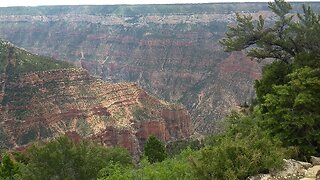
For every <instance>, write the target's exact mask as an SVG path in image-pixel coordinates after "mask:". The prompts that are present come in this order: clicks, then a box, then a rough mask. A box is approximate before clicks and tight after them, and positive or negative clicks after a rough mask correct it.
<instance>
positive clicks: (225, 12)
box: [0, 2, 320, 134]
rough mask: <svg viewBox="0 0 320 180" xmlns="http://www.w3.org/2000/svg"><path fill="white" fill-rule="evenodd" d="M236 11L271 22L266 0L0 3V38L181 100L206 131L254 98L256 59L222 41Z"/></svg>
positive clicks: (257, 74)
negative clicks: (228, 50) (229, 50)
mask: <svg viewBox="0 0 320 180" xmlns="http://www.w3.org/2000/svg"><path fill="white" fill-rule="evenodd" d="M319 4H320V3H316V2H315V3H311V5H312V7H313V8H314V9H317V7H319ZM300 7H301V3H294V4H293V11H297V9H298V8H300ZM318 9H319V8H318ZM235 12H240V13H243V14H250V15H252V16H253V18H258V16H259V15H262V16H263V17H265V18H266V23H270V22H272V21H273V20H274V15H273V14H272V13H271V12H270V11H269V10H268V7H267V4H266V3H234V4H232V3H221V4H193V5H127V6H126V5H123V6H118V5H115V6H52V7H51V6H50V7H11V8H1V11H0V37H2V38H4V39H7V40H9V41H11V42H13V43H14V44H15V45H17V46H19V47H23V48H25V49H27V50H28V51H30V52H32V53H36V54H40V55H46V56H50V57H53V58H56V59H59V60H63V61H67V62H71V63H73V64H75V65H76V66H78V67H82V68H83V69H86V70H88V72H89V73H90V74H91V75H93V76H95V77H99V78H101V79H102V80H103V81H105V82H115V83H119V82H132V83H135V84H136V86H137V88H138V87H139V88H142V89H144V90H145V91H147V92H148V94H152V95H154V96H157V97H160V98H162V99H164V100H166V101H169V102H171V103H174V104H177V105H179V104H180V105H183V106H185V107H186V108H187V110H188V111H189V112H190V114H191V119H192V126H194V128H195V130H196V131H197V132H199V133H203V134H207V133H212V132H219V131H221V126H220V125H219V124H220V122H221V120H222V119H223V117H225V116H226V115H227V114H228V113H229V112H230V111H231V110H239V108H240V106H242V105H246V104H250V103H251V102H252V100H253V99H254V97H255V92H254V88H253V84H254V81H255V80H256V79H259V78H260V77H261V69H262V65H261V64H259V63H258V62H257V61H255V60H250V58H248V57H246V56H245V52H233V53H226V52H224V51H223V47H222V46H221V45H220V44H219V40H220V39H221V38H222V37H223V36H224V34H225V32H226V31H227V29H228V25H232V24H234V23H235V22H236V19H235ZM169 114H170V113H169ZM173 116H174V115H173ZM150 126H154V125H150ZM114 131H116V130H114V129H112V128H111V129H108V130H106V133H109V132H114ZM123 133H127V132H125V131H123ZM142 134H143V133H142Z"/></svg>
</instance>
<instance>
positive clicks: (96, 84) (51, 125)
mask: <svg viewBox="0 0 320 180" xmlns="http://www.w3.org/2000/svg"><path fill="white" fill-rule="evenodd" d="M2 45H3V46H2ZM1 46H2V49H8V52H10V53H6V52H4V51H1V54H7V55H8V56H7V58H5V60H6V61H5V62H6V63H5V65H6V66H5V67H6V68H5V71H4V72H3V73H2V75H1V86H2V93H1V99H0V100H1V101H0V103H1V106H0V134H1V136H0V138H1V142H2V143H1V146H2V147H10V148H17V147H21V146H24V145H26V144H28V143H30V142H32V141H35V140H45V139H50V138H52V137H56V136H59V135H62V134H65V133H67V134H71V135H74V136H80V137H83V138H92V139H96V140H98V141H99V142H101V143H102V144H105V145H121V146H123V147H126V148H127V149H128V150H130V152H131V153H132V154H133V155H138V154H139V153H140V151H141V149H142V147H143V146H142V145H143V143H144V141H145V140H146V138H148V136H150V135H151V134H154V135H156V136H158V137H159V138H160V139H162V140H163V141H172V140H177V139H183V138H187V137H189V136H190V135H191V134H192V133H193V128H192V125H191V120H190V115H189V114H188V112H187V111H186V110H185V109H184V108H183V107H182V106H179V105H173V104H169V103H167V102H165V101H163V100H159V99H157V98H155V97H153V96H151V95H149V94H148V93H146V92H145V91H143V90H142V89H140V88H139V87H138V86H137V85H136V84H135V83H106V82H104V81H102V80H100V79H97V78H94V77H92V76H90V75H89V74H88V72H87V71H86V70H84V69H77V68H72V67H68V66H67V65H65V66H61V67H60V66H58V65H60V64H61V62H58V61H55V64H57V66H56V67H51V66H48V67H50V68H46V69H42V70H39V71H23V72H19V71H18V70H19V64H20V66H21V68H22V66H23V65H22V64H23V63H22V62H23V61H28V62H29V63H30V64H34V63H35V62H34V59H33V58H30V59H22V57H25V56H26V55H25V53H27V52H25V51H23V50H19V49H15V48H13V47H12V46H11V45H10V44H6V43H3V42H2V43H1ZM4 57H5V56H4ZM10 57H12V58H10ZM30 57H31V54H30ZM1 60H4V58H2V59H1ZM53 61H54V60H52V61H50V62H53ZM13 62H14V63H13ZM46 62H47V60H45V59H43V60H42V63H43V64H42V65H43V66H44V65H45V64H48V63H46ZM2 65H3V64H1V66H2Z"/></svg>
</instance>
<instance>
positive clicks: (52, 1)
mask: <svg viewBox="0 0 320 180" xmlns="http://www.w3.org/2000/svg"><path fill="white" fill-rule="evenodd" d="M292 1H303V0H292ZM304 1H314V0H304ZM211 2H268V0H0V7H7V6H39V5H79V4H86V5H87V4H89V5H96V4H173V3H211Z"/></svg>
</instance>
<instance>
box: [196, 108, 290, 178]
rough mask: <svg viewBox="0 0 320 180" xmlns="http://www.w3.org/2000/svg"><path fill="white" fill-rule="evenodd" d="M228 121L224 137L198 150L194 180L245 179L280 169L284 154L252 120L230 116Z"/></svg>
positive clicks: (221, 136)
mask: <svg viewBox="0 0 320 180" xmlns="http://www.w3.org/2000/svg"><path fill="white" fill-rule="evenodd" d="M237 116H238V118H236V117H237ZM228 122H229V123H228V124H227V127H228V129H227V130H226V132H225V134H224V135H220V136H218V138H213V139H212V141H209V142H210V143H211V144H210V145H207V146H206V147H205V148H203V149H201V150H200V154H201V156H200V158H199V159H198V160H196V161H195V162H194V167H195V170H196V177H197V178H198V179H219V180H220V179H226V180H232V179H245V178H247V177H248V176H251V175H255V174H258V173H266V172H268V171H269V170H270V169H273V168H280V167H281V165H282V159H283V158H285V154H286V153H287V152H288V151H287V150H285V149H284V148H281V143H280V141H279V140H276V139H272V138H270V137H269V136H268V134H267V133H266V132H264V131H262V129H260V128H259V127H258V125H257V121H256V120H255V119H253V118H252V117H244V116H241V115H236V114H234V115H232V116H231V117H229V119H228ZM207 142H208V141H207Z"/></svg>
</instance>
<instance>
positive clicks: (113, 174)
mask: <svg viewBox="0 0 320 180" xmlns="http://www.w3.org/2000/svg"><path fill="white" fill-rule="evenodd" d="M269 7H270V8H271V9H272V11H273V12H274V13H275V14H276V15H277V17H278V20H277V21H276V22H275V23H274V24H273V25H268V26H267V25H265V23H264V19H263V18H262V17H260V18H259V20H258V21H253V19H252V17H251V16H241V15H239V14H238V15H237V20H238V24H237V25H235V26H232V27H230V30H229V32H228V33H227V34H226V37H225V38H224V39H222V40H221V43H222V44H223V45H224V46H225V47H226V50H228V51H234V50H247V52H248V55H249V56H251V57H253V58H255V59H257V60H259V61H260V60H264V59H266V58H272V59H273V61H272V63H270V64H269V65H266V66H265V68H264V70H263V77H262V79H260V80H257V81H256V83H255V88H256V91H257V99H256V102H255V103H254V104H253V105H252V107H251V108H250V110H248V111H246V112H245V113H235V112H234V113H231V114H230V115H229V116H228V117H227V118H226V119H225V125H224V128H225V131H224V132H223V133H221V134H218V135H212V136H208V137H206V138H205V140H204V141H203V142H202V144H201V145H198V144H196V145H195V144H194V142H193V141H185V144H184V143H182V144H184V145H183V146H181V145H179V146H178V145H177V146H175V145H174V144H171V145H170V146H167V149H165V148H164V145H163V144H162V143H161V141H159V140H158V139H157V138H156V137H155V136H151V137H150V138H149V139H148V141H147V143H146V144H145V149H144V150H145V152H144V155H145V156H144V157H141V159H140V161H139V162H137V163H136V164H135V165H133V164H132V160H131V158H130V156H129V155H128V153H127V152H126V151H125V150H123V149H119V148H105V147H102V146H99V145H97V144H95V143H91V142H88V141H80V142H74V141H71V140H69V139H68V138H65V137H62V138H58V139H56V140H55V141H52V142H49V143H46V144H35V145H33V146H32V147H30V148H28V149H27V150H26V151H25V152H24V153H14V152H12V153H10V154H9V153H6V154H4V155H3V156H2V162H1V166H0V176H1V177H2V178H4V179H5V178H7V179H10V178H11V177H14V178H15V179H24V178H27V179H65V178H68V179H82V178H84V179H93V178H98V179H160V180H161V179H228V180H229V179H231V180H233V179H245V178H246V177H248V176H251V175H255V174H258V173H265V172H268V171H269V170H270V169H275V168H279V167H281V165H282V159H283V158H291V157H296V158H300V159H303V160H306V159H308V158H309V156H310V155H316V156H319V155H320V149H319V148H320V133H319V129H320V94H319V92H320V63H319V58H320V57H319V55H320V54H319V52H320V51H319V43H318V42H319V40H320V39H319V37H320V36H319V32H320V16H319V15H318V14H316V13H314V12H313V11H312V10H311V9H310V8H309V7H306V6H303V12H304V13H303V14H297V16H296V17H297V18H298V21H297V20H294V19H296V18H295V16H294V15H292V14H289V12H290V10H291V5H290V4H288V3H286V2H284V1H283V0H275V2H274V3H269ZM179 144H181V142H179ZM202 146H203V147H202ZM175 147H176V148H177V149H175ZM181 147H182V148H181ZM191 148H193V149H191ZM198 148H200V149H198ZM181 149H184V150H181ZM167 152H172V154H170V156H167ZM176 152H181V153H178V154H177V155H175V154H176ZM168 157H170V158H168Z"/></svg>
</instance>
